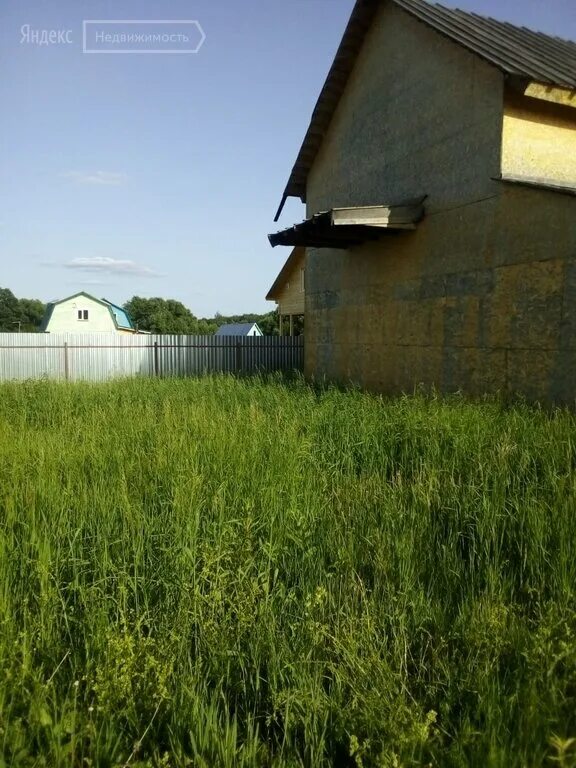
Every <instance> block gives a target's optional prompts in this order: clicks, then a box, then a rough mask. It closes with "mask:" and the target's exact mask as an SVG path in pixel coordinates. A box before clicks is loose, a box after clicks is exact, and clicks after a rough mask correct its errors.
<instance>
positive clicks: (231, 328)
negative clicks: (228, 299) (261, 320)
mask: <svg viewBox="0 0 576 768" xmlns="http://www.w3.org/2000/svg"><path fill="white" fill-rule="evenodd" d="M215 335H216V336H263V335H264V334H263V333H262V331H261V330H260V328H259V327H258V323H228V324H227V325H221V326H220V328H218V330H217V331H216V334H215Z"/></svg>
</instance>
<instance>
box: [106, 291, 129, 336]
mask: <svg viewBox="0 0 576 768" xmlns="http://www.w3.org/2000/svg"><path fill="white" fill-rule="evenodd" d="M103 301H105V302H106V304H108V306H109V307H110V310H111V312H112V314H113V315H114V319H115V320H116V325H117V326H118V328H129V329H130V330H132V329H133V328H134V326H133V325H132V320H130V318H129V317H128V313H127V312H126V310H125V309H122V307H119V306H118V305H117V304H112V302H111V301H108V299H103Z"/></svg>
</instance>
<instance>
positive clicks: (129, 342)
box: [0, 333, 304, 381]
mask: <svg viewBox="0 0 576 768" xmlns="http://www.w3.org/2000/svg"><path fill="white" fill-rule="evenodd" d="M303 364H304V339H303V337H302V336H299V337H292V338H291V337H287V336H284V337H278V336H255V337H238V336H157V335H150V336H147V335H146V336H145V335H124V334H112V333H97V334H96V333H94V334H88V333H0V381H10V380H19V381H22V380H25V379H41V378H48V379H59V380H63V381H81V380H86V381H107V380H108V379H113V378H117V377H122V376H199V375H202V374H206V373H216V372H227V373H256V372H267V371H270V372H271V371H292V370H302V369H303Z"/></svg>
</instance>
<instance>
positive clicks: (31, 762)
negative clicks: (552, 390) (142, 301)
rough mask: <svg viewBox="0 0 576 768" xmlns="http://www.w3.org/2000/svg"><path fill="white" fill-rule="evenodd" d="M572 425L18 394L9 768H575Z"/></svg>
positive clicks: (5, 738)
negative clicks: (422, 767)
mask: <svg viewBox="0 0 576 768" xmlns="http://www.w3.org/2000/svg"><path fill="white" fill-rule="evenodd" d="M575 462H576V420H575V418H574V417H573V416H572V415H569V414H568V413H566V412H557V413H553V414H550V413H548V414H547V413H544V412H541V411H538V410H534V409H530V408H528V407H526V406H517V407H514V408H506V407H504V406H503V405H500V404H498V403H495V402H486V403H482V404H470V403H466V402H465V401H463V400H461V399H457V398H456V399H452V400H449V401H442V400H438V399H434V398H423V397H418V396H415V397H410V398H401V399H396V400H390V401H386V400H382V399H379V398H375V397H371V396H368V395H364V394H361V393H359V392H356V391H347V392H344V391H338V390H336V389H326V390H313V389H311V388H309V387H307V386H306V385H305V384H304V383H302V382H301V381H295V382H291V383H283V382H282V381H281V380H274V379H272V380H268V381H258V380H252V381H249V380H234V379H233V378H229V377H217V378H206V379H201V380H169V381H168V380H167V381H158V380H156V381H152V380H132V381H125V382H116V383H110V384H105V385H68V386H66V385H58V384H50V383H47V382H39V383H32V382H31V383H19V384H3V385H1V386H0V505H1V506H0V765H3V766H6V767H8V766H10V768H11V767H12V766H15V767H19V766H47V767H50V768H51V767H52V766H56V767H58V768H59V767H60V766H70V767H71V768H74V767H77V766H78V767H79V766H93V767H96V766H98V767H100V768H103V767H105V766H141V767H142V766H163V767H164V768H167V767H168V766H174V767H180V766H205V767H206V768H208V767H212V766H229V767H230V768H232V767H236V766H300V765H302V766H330V765H343V766H345V765H350V766H390V767H392V766H418V765H432V766H498V767H501V768H509V767H510V766H540V765H544V766H545V765H550V766H553V765H557V766H574V765H576V744H575V742H574V741H571V739H573V738H574V737H576V602H575V592H576V484H575Z"/></svg>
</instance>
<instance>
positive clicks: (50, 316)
mask: <svg viewBox="0 0 576 768" xmlns="http://www.w3.org/2000/svg"><path fill="white" fill-rule="evenodd" d="M41 330H42V331H44V332H45V333H132V334H134V333H138V330H137V329H136V328H134V325H133V324H132V320H131V319H130V317H129V316H128V313H127V312H126V310H125V309H122V307H119V306H118V305H117V304H113V303H112V302H111V301H108V300H107V299H97V298H96V297H95V296H90V294H88V293H84V291H81V292H80V293H75V294H74V295H73V296H68V297H67V298H65V299H60V300H59V301H51V302H50V303H49V304H48V305H47V306H46V312H45V313H44V318H43V320H42V325H41Z"/></svg>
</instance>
